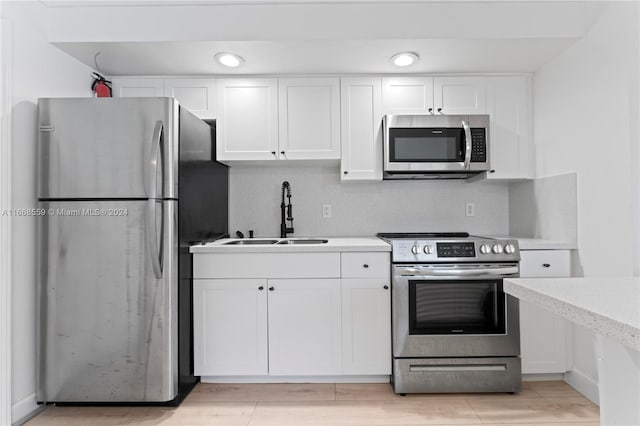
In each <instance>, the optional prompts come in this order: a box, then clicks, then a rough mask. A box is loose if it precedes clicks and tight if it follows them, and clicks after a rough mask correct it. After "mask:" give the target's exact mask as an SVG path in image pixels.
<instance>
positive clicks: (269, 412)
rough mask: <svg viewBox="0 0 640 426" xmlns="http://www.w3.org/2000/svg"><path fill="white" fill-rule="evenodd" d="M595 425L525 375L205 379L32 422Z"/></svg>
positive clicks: (593, 416) (589, 411)
mask: <svg viewBox="0 0 640 426" xmlns="http://www.w3.org/2000/svg"><path fill="white" fill-rule="evenodd" d="M458 424H460V425H462V424H464V425H516V424H517V425H519V426H532V425H538V426H539V425H550V426H551V425H553V426H568V425H571V426H596V425H598V424H599V410H598V407H597V406H596V405H594V404H593V403H592V402H590V401H589V400H587V399H586V398H585V397H583V396H582V395H580V394H579V393H578V392H577V391H575V390H574V389H573V388H572V387H571V386H569V385H568V384H566V383H564V382H525V383H523V390H522V392H521V393H519V394H517V395H509V394H421V395H407V396H406V397H401V396H399V395H395V394H394V393H393V392H392V390H391V385H389V384H239V385H230V384H210V383H200V384H199V385H198V386H197V387H196V388H195V389H194V390H193V391H192V392H191V393H190V394H189V396H187V398H186V399H185V400H184V402H183V403H182V404H181V405H180V406H179V407H176V408H167V407H55V406H52V407H48V408H47V409H46V410H44V411H43V412H42V413H40V414H39V415H38V416H36V417H34V418H33V419H31V420H30V421H29V422H27V423H26V425H28V426H39V425H47V426H49V425H51V426H58V425H60V426H78V425H87V426H103V425H108V426H113V425H174V426H178V425H179V426H192V425H193V426H196V425H211V426H220V425H225V426H232V425H245V426H247V425H249V426H306V425H309V426H324V425H327V426H329V425H330V426H408V425H412V426H413V425H458Z"/></svg>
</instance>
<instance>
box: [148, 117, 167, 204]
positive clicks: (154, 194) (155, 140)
mask: <svg viewBox="0 0 640 426" xmlns="http://www.w3.org/2000/svg"><path fill="white" fill-rule="evenodd" d="M163 132H164V124H163V123H162V121H160V120H158V121H156V124H155V127H154V128H153V136H152V138H151V153H150V158H149V164H150V165H151V167H150V168H149V175H148V181H147V188H148V194H149V198H158V180H157V176H158V166H159V165H158V154H160V144H161V143H162V137H163ZM161 161H162V160H161ZM160 167H162V164H160ZM163 172H164V170H163ZM161 188H162V186H161Z"/></svg>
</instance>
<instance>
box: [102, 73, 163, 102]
mask: <svg viewBox="0 0 640 426" xmlns="http://www.w3.org/2000/svg"><path fill="white" fill-rule="evenodd" d="M111 81H112V83H113V85H112V88H113V97H114V98H153V97H156V96H164V80H163V79H161V78H114V79H112V80H111Z"/></svg>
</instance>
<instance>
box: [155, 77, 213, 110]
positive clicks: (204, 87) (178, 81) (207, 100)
mask: <svg viewBox="0 0 640 426" xmlns="http://www.w3.org/2000/svg"><path fill="white" fill-rule="evenodd" d="M164 93H165V96H170V97H172V98H176V99H177V100H178V102H180V105H182V106H184V107H185V108H187V109H188V110H189V111H191V112H192V113H194V114H195V115H197V116H198V117H200V118H203V119H204V118H208V119H213V118H216V82H215V80H213V79H205V78H171V79H167V80H165V81H164Z"/></svg>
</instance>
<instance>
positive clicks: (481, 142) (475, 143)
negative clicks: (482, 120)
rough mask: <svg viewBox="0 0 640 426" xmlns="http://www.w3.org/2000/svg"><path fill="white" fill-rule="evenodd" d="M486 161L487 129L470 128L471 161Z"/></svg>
mask: <svg viewBox="0 0 640 426" xmlns="http://www.w3.org/2000/svg"><path fill="white" fill-rule="evenodd" d="M486 161H487V129H485V128H482V127H480V128H478V127H473V128H471V162H472V163H486Z"/></svg>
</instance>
